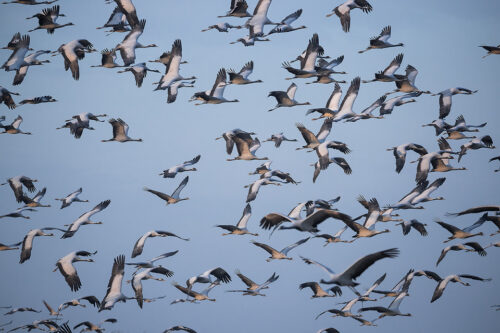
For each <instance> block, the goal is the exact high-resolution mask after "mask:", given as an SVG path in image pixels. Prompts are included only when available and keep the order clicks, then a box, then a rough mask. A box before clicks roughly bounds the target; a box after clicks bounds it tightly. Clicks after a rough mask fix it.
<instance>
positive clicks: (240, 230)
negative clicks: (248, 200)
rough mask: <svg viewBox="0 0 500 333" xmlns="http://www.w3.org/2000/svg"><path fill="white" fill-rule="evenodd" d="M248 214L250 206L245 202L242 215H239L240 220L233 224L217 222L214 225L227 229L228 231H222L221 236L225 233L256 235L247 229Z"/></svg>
mask: <svg viewBox="0 0 500 333" xmlns="http://www.w3.org/2000/svg"><path fill="white" fill-rule="evenodd" d="M250 216H252V208H251V207H250V204H247V205H246V206H245V209H244V210H243V215H241V218H240V220H239V221H238V223H237V224H236V226H234V225H227V224H218V225H216V227H218V228H221V229H224V230H227V231H229V233H224V234H222V236H226V235H252V236H258V235H259V234H255V233H251V232H249V231H248V228H247V223H248V220H249V219H250Z"/></svg>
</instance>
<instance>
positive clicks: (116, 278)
mask: <svg viewBox="0 0 500 333" xmlns="http://www.w3.org/2000/svg"><path fill="white" fill-rule="evenodd" d="M124 274H125V256H124V255H123V254H122V255H119V256H118V257H116V258H115V260H114V262H113V268H112V270H111V277H110V278H109V282H108V289H107V291H106V296H105V297H104V299H103V301H102V302H101V307H100V309H103V307H104V306H106V302H107V298H108V297H109V296H110V295H119V294H121V290H122V280H123V275H124Z"/></svg>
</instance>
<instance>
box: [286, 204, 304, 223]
mask: <svg viewBox="0 0 500 333" xmlns="http://www.w3.org/2000/svg"><path fill="white" fill-rule="evenodd" d="M305 205H306V203H305V202H301V203H299V204H298V205H297V206H295V207H294V208H293V209H292V210H291V211H290V213H288V217H289V218H291V219H300V212H301V211H302V209H303V208H304V206H305Z"/></svg>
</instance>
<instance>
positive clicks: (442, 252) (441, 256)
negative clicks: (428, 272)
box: [436, 246, 451, 266]
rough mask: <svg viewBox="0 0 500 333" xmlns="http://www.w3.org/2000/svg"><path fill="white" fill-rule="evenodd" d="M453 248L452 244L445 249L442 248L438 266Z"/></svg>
mask: <svg viewBox="0 0 500 333" xmlns="http://www.w3.org/2000/svg"><path fill="white" fill-rule="evenodd" d="M450 250H451V246H447V247H445V248H444V249H442V250H441V254H440V255H439V258H438V260H437V261H436V266H437V265H439V263H440V262H441V261H442V260H443V259H444V257H445V256H446V254H447V253H448V251H450Z"/></svg>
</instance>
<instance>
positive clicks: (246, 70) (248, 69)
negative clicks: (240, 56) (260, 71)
mask: <svg viewBox="0 0 500 333" xmlns="http://www.w3.org/2000/svg"><path fill="white" fill-rule="evenodd" d="M252 72H253V61H249V62H247V63H246V64H245V66H243V68H242V69H241V70H240V71H239V73H238V74H240V75H241V76H242V77H243V78H244V79H245V80H246V79H248V77H249V76H250V74H252Z"/></svg>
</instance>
